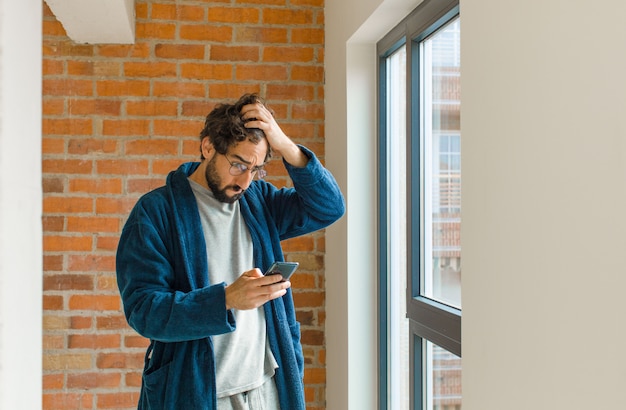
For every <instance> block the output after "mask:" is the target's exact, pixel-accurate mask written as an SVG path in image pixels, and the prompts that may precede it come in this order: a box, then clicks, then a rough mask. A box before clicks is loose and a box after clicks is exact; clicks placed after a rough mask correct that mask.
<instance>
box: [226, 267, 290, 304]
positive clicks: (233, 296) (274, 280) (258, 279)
mask: <svg viewBox="0 0 626 410" xmlns="http://www.w3.org/2000/svg"><path fill="white" fill-rule="evenodd" d="M289 287H291V283H290V282H288V281H285V282H282V277H281V276H280V275H268V276H263V274H262V273H261V271H260V270H259V269H252V270H250V271H247V272H244V273H243V274H242V275H241V276H240V277H239V278H238V279H237V280H236V281H235V282H233V283H232V284H230V285H228V286H227V287H226V290H225V291H226V308H227V309H239V310H248V309H255V308H257V307H259V306H261V305H263V304H264V303H265V302H267V301H270V300H273V299H276V298H279V297H281V296H284V295H285V293H287V289H288V288H289Z"/></svg>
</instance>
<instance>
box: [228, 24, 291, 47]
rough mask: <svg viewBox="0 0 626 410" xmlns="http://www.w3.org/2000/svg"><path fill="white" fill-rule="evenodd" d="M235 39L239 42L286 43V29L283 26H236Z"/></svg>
mask: <svg viewBox="0 0 626 410" xmlns="http://www.w3.org/2000/svg"><path fill="white" fill-rule="evenodd" d="M235 39H236V41H237V42H241V43H267V44H273V43H287V41H288V39H289V37H288V31H287V29H285V28H276V27H269V26H262V27H245V26H241V27H237V28H236V31H235Z"/></svg>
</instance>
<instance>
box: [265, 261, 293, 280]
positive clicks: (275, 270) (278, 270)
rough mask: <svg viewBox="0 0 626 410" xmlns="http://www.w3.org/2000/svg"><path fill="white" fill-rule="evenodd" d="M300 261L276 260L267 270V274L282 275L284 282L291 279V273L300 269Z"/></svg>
mask: <svg viewBox="0 0 626 410" xmlns="http://www.w3.org/2000/svg"><path fill="white" fill-rule="evenodd" d="M298 265H299V264H298V262H274V263H273V264H272V266H270V267H269V269H268V270H267V271H266V272H265V275H281V276H282V277H283V280H282V281H283V282H284V281H286V280H289V278H290V277H291V275H293V273H294V272H295V271H296V269H298Z"/></svg>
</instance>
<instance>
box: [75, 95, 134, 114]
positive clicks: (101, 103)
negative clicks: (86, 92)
mask: <svg viewBox="0 0 626 410" xmlns="http://www.w3.org/2000/svg"><path fill="white" fill-rule="evenodd" d="M121 106H122V102H121V101H116V100H108V99H103V98H98V99H91V98H89V99H85V98H81V99H78V98H73V99H69V100H68V108H69V112H70V115H104V116H110V115H114V116H119V115H120V114H121Z"/></svg>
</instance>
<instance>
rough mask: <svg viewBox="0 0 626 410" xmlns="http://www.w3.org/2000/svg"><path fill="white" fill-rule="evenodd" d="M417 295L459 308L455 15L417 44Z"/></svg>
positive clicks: (457, 49) (457, 34)
mask: <svg viewBox="0 0 626 410" xmlns="http://www.w3.org/2000/svg"><path fill="white" fill-rule="evenodd" d="M420 74H421V76H420V78H421V90H422V95H421V96H420V101H421V104H420V107H421V113H420V119H421V132H422V138H421V143H422V167H423V168H422V172H423V175H424V177H423V185H422V189H423V192H422V198H423V203H422V207H423V212H424V216H423V218H422V221H423V229H424V231H423V232H422V236H423V243H424V250H423V251H424V257H423V259H422V260H423V261H424V267H423V272H424V275H423V277H422V278H421V280H422V282H421V283H422V295H423V296H426V297H428V298H431V299H435V300H437V301H440V302H442V303H445V304H448V305H450V306H453V307H456V308H459V309H460V308H461V129H460V107H461V95H460V94H461V92H460V91H461V87H460V86H461V84H460V74H461V73H460V20H459V19H458V18H456V19H454V20H452V21H451V22H450V23H449V24H447V25H446V26H444V27H442V28H441V29H440V30H438V31H436V32H435V33H434V34H433V35H431V36H430V37H428V38H427V39H425V40H424V41H422V42H421V43H420Z"/></svg>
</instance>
